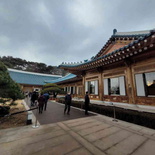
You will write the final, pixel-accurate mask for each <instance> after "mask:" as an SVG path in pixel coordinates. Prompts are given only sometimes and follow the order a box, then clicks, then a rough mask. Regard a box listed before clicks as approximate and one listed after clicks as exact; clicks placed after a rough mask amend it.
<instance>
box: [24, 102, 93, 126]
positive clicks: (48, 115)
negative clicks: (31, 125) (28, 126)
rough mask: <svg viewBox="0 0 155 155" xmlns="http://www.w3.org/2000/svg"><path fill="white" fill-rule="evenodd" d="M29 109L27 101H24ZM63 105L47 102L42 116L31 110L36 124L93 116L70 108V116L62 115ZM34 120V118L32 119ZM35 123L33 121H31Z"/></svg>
mask: <svg viewBox="0 0 155 155" xmlns="http://www.w3.org/2000/svg"><path fill="white" fill-rule="evenodd" d="M25 101H26V102H27V104H28V106H29V107H30V102H29V100H25ZM64 106H65V105H64V104H61V103H57V102H53V101H50V100H49V101H48V103H47V109H46V111H43V113H42V114H39V113H38V111H36V110H33V114H34V115H35V116H36V117H37V120H38V122H39V123H40V124H41V125H43V124H49V123H57V122H61V121H65V120H71V119H76V118H81V117H89V116H92V115H94V114H92V113H90V114H89V115H85V112H84V110H82V109H81V110H79V109H78V108H75V107H71V110H70V115H67V114H65V115H64ZM34 119H35V118H34ZM33 122H35V120H33Z"/></svg>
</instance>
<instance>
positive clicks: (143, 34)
mask: <svg viewBox="0 0 155 155" xmlns="http://www.w3.org/2000/svg"><path fill="white" fill-rule="evenodd" d="M154 32H155V29H153V30H148V31H135V32H115V34H113V35H112V36H111V38H113V37H134V36H137V37H138V39H137V40H134V41H133V42H131V43H129V44H128V45H126V46H124V47H121V48H119V49H117V50H114V51H112V52H111V53H108V54H106V55H103V56H99V57H97V55H98V54H99V53H100V52H99V53H98V54H97V55H96V56H95V57H93V58H92V59H90V60H85V61H84V62H80V63H79V62H78V63H64V62H63V63H62V64H60V65H59V67H66V68H74V67H77V66H83V65H85V64H88V63H92V62H95V61H96V60H99V59H102V58H106V57H108V56H110V55H112V54H115V53H118V52H119V51H121V50H124V49H126V48H129V47H130V46H132V45H134V44H136V43H138V42H139V41H141V40H144V39H145V38H147V37H149V36H150V35H152V33H154ZM111 38H110V39H111ZM110 39H109V40H110ZM109 40H108V41H109ZM108 41H107V42H108ZM105 46H106V44H105Z"/></svg>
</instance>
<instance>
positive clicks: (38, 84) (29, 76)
mask: <svg viewBox="0 0 155 155" xmlns="http://www.w3.org/2000/svg"><path fill="white" fill-rule="evenodd" d="M8 72H9V74H10V76H11V78H12V79H13V80H14V81H15V82H17V83H18V84H20V86H21V88H22V91H23V92H33V91H40V90H41V89H42V86H43V85H45V84H46V82H45V81H46V80H56V79H59V78H61V77H62V76H61V75H51V74H41V73H34V72H27V71H20V70H16V69H10V68H8Z"/></svg>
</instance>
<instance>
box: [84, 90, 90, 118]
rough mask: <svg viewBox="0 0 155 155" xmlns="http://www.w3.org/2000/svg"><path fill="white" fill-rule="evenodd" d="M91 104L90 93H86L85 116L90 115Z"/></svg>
mask: <svg viewBox="0 0 155 155" xmlns="http://www.w3.org/2000/svg"><path fill="white" fill-rule="evenodd" d="M89 103H90V99H89V95H88V92H86V95H85V115H88V110H89Z"/></svg>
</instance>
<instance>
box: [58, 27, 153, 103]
mask: <svg viewBox="0 0 155 155" xmlns="http://www.w3.org/2000/svg"><path fill="white" fill-rule="evenodd" d="M59 67H60V68H62V69H65V70H68V71H69V72H70V73H72V74H75V75H77V76H78V77H82V80H81V87H82V94H83V96H84V93H85V91H88V92H89V94H90V97H91V99H93V100H101V101H110V102H118V103H125V104H127V103H128V104H141V105H155V30H148V31H135V32H117V30H116V29H114V31H113V35H112V36H111V37H110V38H109V40H108V41H107V42H106V44H105V45H104V46H103V47H102V49H101V50H100V51H99V52H98V53H97V54H96V56H95V57H93V58H92V59H91V60H85V61H84V62H82V63H71V64H67V63H62V64H61V65H60V66H59ZM78 82H80V81H78ZM74 83H75V84H76V83H77V82H76V81H74ZM63 84H65V85H64V86H65V87H67V86H70V82H68V83H63V81H61V85H63ZM76 85H77V86H78V83H77V84H76ZM77 95H78V94H77Z"/></svg>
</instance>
